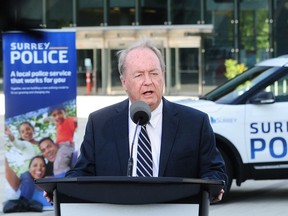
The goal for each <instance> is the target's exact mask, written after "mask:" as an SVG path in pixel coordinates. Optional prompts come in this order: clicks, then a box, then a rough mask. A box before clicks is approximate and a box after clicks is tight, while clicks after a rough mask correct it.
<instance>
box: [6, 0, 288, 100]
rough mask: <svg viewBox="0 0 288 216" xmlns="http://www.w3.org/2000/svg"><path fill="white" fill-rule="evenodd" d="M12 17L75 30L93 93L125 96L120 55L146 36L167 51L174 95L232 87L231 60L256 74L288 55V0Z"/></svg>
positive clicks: (78, 0)
mask: <svg viewBox="0 0 288 216" xmlns="http://www.w3.org/2000/svg"><path fill="white" fill-rule="evenodd" d="M13 14H14V18H15V19H19V20H22V22H24V23H25V24H27V25H28V26H30V27H33V28H47V29H57V28H75V30H76V34H77V56H78V62H77V65H78V70H77V73H78V87H79V89H80V88H82V87H83V88H85V85H86V72H87V70H86V67H85V61H86V62H87V59H88V60H89V61H91V63H92V66H93V67H92V70H91V76H92V84H93V85H92V92H91V94H117V93H124V92H122V90H121V83H120V80H119V75H118V71H117V57H116V55H115V54H116V52H117V51H118V50H119V49H122V48H124V47H125V46H127V45H128V44H129V43H130V42H132V41H133V40H135V39H136V38H138V37H140V36H141V35H142V34H144V35H145V36H147V35H148V36H151V37H153V38H154V39H155V40H156V41H157V42H159V44H160V45H162V47H163V53H164V56H165V61H166V65H167V72H166V88H167V89H166V94H168V95H177V94H182V95H183V94H189V95H200V94H204V93H206V92H208V91H209V90H211V89H212V88H214V87H215V86H217V85H219V84H221V83H223V82H225V81H226V79H227V78H226V77H225V75H224V73H225V70H226V69H225V65H224V63H225V60H226V59H235V60H237V62H238V63H243V64H245V65H246V66H247V67H251V66H252V65H254V64H255V63H257V62H259V61H262V60H264V59H267V58H271V57H275V56H279V55H283V54H286V53H287V52H288V40H286V36H285V35H288V34H287V31H288V22H287V21H288V0H181V1H179V0H25V4H21V6H19V7H15V11H14V13H13ZM139 32H140V33H139ZM93 38H94V41H93ZM1 76H2V74H1ZM79 94H81V92H80V91H79Z"/></svg>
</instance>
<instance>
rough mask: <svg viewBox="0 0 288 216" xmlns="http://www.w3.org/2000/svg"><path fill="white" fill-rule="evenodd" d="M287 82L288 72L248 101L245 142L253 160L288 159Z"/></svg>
mask: <svg viewBox="0 0 288 216" xmlns="http://www.w3.org/2000/svg"><path fill="white" fill-rule="evenodd" d="M287 83H288V73H286V75H284V76H282V77H281V78H279V79H278V80H276V81H274V82H273V83H272V84H269V85H267V86H266V87H265V88H264V89H263V90H262V92H258V93H257V94H258V96H259V97H258V98H257V96H255V97H254V98H253V99H250V100H249V102H248V103H247V104H246V110H245V143H246V147H247V148H246V149H247V151H248V152H247V155H248V161H249V163H268V162H278V163H281V162H283V161H287V160H288V90H287ZM261 97H262V98H261Z"/></svg>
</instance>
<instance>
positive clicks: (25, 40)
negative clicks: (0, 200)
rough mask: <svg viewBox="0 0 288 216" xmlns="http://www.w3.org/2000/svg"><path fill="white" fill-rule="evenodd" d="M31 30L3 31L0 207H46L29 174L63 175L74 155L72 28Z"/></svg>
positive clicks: (11, 209) (16, 209)
mask: <svg viewBox="0 0 288 216" xmlns="http://www.w3.org/2000/svg"><path fill="white" fill-rule="evenodd" d="M37 35H38V37H35V36H33V35H30V34H28V33H24V32H8V33H4V34H3V53H4V55H3V62H4V80H5V86H4V93H5V126H4V127H5V131H4V133H5V134H4V140H5V147H4V148H5V149H4V151H5V159H4V160H5V176H6V181H5V198H6V202H5V203H4V205H3V212H4V213H9V212H25V211H36V212H41V211H43V210H49V209H51V210H52V209H53V206H51V203H48V202H47V200H46V198H45V197H43V191H42V190H41V189H40V188H38V186H37V185H36V184H35V183H34V180H35V179H39V178H53V177H63V176H64V175H65V173H66V172H67V171H68V170H70V169H71V167H73V165H74V164H75V162H76V160H77V156H78V155H77V150H76V149H77V148H75V146H77V112H76V62H77V60H76V48H75V32H73V31H59V30H57V31H53V30H50V31H47V30H46V31H40V30H39V34H37ZM39 35H41V36H39Z"/></svg>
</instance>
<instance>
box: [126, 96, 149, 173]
mask: <svg viewBox="0 0 288 216" xmlns="http://www.w3.org/2000/svg"><path fill="white" fill-rule="evenodd" d="M130 118H131V119H132V121H133V122H134V123H135V124H136V128H135V132H134V136H133V140H132V145H131V152H130V157H129V159H128V167H127V176H130V177H131V176H132V170H133V148H134V142H135V137H136V132H137V129H138V126H139V125H141V126H142V125H145V124H147V123H148V122H149V120H150V118H151V110H150V107H149V106H148V105H147V104H146V103H145V102H143V101H140V100H138V101H135V102H134V103H132V104H131V106H130Z"/></svg>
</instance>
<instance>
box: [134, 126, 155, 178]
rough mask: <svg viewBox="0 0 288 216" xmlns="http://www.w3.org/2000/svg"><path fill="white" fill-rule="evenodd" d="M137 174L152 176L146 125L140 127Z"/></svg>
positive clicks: (149, 144) (150, 152) (150, 153)
mask: <svg viewBox="0 0 288 216" xmlns="http://www.w3.org/2000/svg"><path fill="white" fill-rule="evenodd" d="M136 174H137V176H144V177H149V176H153V163H152V151H151V143H150V139H149V137H148V134H147V130H146V125H144V126H142V127H141V131H140V134H139V139H138V151H137V169H136Z"/></svg>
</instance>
